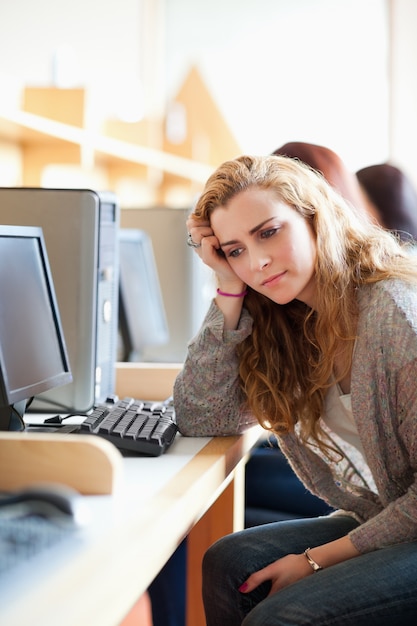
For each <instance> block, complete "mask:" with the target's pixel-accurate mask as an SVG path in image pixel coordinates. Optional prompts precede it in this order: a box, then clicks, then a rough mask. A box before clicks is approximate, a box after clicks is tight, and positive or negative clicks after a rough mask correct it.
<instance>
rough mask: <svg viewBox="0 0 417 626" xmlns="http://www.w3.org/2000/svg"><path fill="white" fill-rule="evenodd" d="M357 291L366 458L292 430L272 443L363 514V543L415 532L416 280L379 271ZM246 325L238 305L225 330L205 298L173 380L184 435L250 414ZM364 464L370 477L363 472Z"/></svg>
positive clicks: (355, 389) (305, 475) (355, 405)
mask: <svg viewBox="0 0 417 626" xmlns="http://www.w3.org/2000/svg"><path fill="white" fill-rule="evenodd" d="M358 298H359V310H360V314H359V322H358V331H357V340H356V345H355V351H354V356H353V363H352V378H351V397H352V412H353V416H354V419H355V422H356V425H357V429H358V433H359V437H360V440H361V442H362V446H363V449H364V451H365V455H366V462H367V466H368V467H366V466H365V468H362V469H361V467H360V460H358V459H357V457H358V456H360V455H358V454H356V455H355V452H354V451H353V449H352V448H351V447H349V446H347V445H343V443H342V444H341V449H342V450H343V452H344V459H343V461H341V462H339V463H333V464H332V463H331V462H329V461H326V460H325V459H324V458H322V457H321V456H320V455H319V454H318V453H317V451H314V450H313V449H312V448H310V447H309V446H306V445H303V444H302V443H301V442H300V440H299V438H298V437H297V433H292V434H289V435H286V436H284V437H280V438H279V445H280V447H281V449H282V451H283V452H284V454H285V455H286V456H287V458H288V460H289V462H290V464H291V466H292V467H293V469H294V471H295V472H296V473H297V475H298V476H299V478H300V479H301V481H302V482H303V483H304V484H305V486H306V487H307V489H309V490H310V491H311V492H312V493H314V494H316V495H318V496H319V497H321V498H323V499H324V500H325V501H326V502H328V503H329V504H330V505H331V506H332V507H334V508H335V509H338V511H343V512H345V513H346V512H347V513H348V514H350V515H353V516H354V517H355V518H356V519H357V520H358V521H359V522H360V525H359V526H358V527H357V528H356V529H355V530H353V531H352V532H351V533H350V535H349V536H350V538H351V540H352V542H353V544H354V545H355V547H356V548H357V549H358V550H359V551H360V552H362V553H365V552H368V551H372V550H375V549H378V548H381V547H383V546H387V545H392V544H395V543H403V542H408V541H415V540H417V288H416V287H415V286H412V285H409V284H407V283H404V282H402V281H397V280H390V281H381V282H379V283H376V284H374V285H371V286H366V287H362V288H361V289H359V290H358ZM251 328H252V320H251V318H250V316H249V314H248V312H247V311H246V310H245V309H243V311H242V315H241V319H240V322H239V327H238V329H237V330H235V331H225V332H224V331H223V315H222V313H221V311H220V310H219V309H218V308H217V306H216V304H215V303H214V301H213V303H212V304H211V306H210V308H209V310H208V313H207V316H206V318H205V320H204V322H203V325H202V327H201V329H200V331H199V333H198V334H197V336H196V337H195V338H194V339H192V340H191V341H190V343H189V346H188V353H187V358H186V360H185V363H184V366H183V369H182V371H181V372H180V373H179V375H178V377H177V379H176V381H175V386H174V402H175V407H176V412H177V421H178V426H179V429H180V432H181V433H182V434H183V435H185V436H194V437H199V436H204V437H205V436H219V435H234V434H238V433H242V432H244V431H245V430H246V429H247V428H248V427H250V426H252V425H253V424H254V423H256V421H255V419H254V417H253V416H252V415H251V414H250V413H248V412H247V411H245V409H244V398H243V396H242V392H241V390H240V388H239V384H238V376H237V371H238V362H237V357H236V351H235V347H236V345H237V344H238V343H239V342H241V341H242V340H243V339H244V338H245V337H247V336H248V335H249V334H250V332H251ZM334 440H335V442H336V443H337V442H338V439H337V438H336V437H335V438H334ZM339 442H340V440H339ZM368 468H369V470H370V472H371V475H372V478H373V481H374V487H370V486H369V482H368V483H367V482H366V470H367V469H368ZM375 486H376V490H375Z"/></svg>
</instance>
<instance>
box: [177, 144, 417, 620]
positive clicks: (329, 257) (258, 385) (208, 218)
mask: <svg viewBox="0 0 417 626" xmlns="http://www.w3.org/2000/svg"><path fill="white" fill-rule="evenodd" d="M187 226H188V231H189V236H188V243H189V245H192V246H194V247H195V250H196V252H197V253H198V254H199V256H200V257H201V258H202V260H203V261H204V262H205V263H206V264H207V265H208V266H210V267H211V268H212V269H213V270H214V272H215V274H216V277H217V282H218V289H217V295H216V298H215V300H214V301H213V303H212V305H211V306H210V309H209V311H208V313H207V316H206V319H205V321H204V323H203V326H202V328H201V330H200V332H199V334H198V335H197V336H196V337H195V338H194V339H193V340H192V341H191V342H190V344H189V349H188V355H187V359H186V361H185V364H184V368H183V370H182V372H181V374H180V375H179V377H178V379H177V381H176V383H175V389H174V400H175V405H176V411H177V420H178V424H179V428H180V431H181V432H182V433H183V434H184V435H191V436H207V435H229V434H236V433H240V432H243V431H244V430H245V429H246V428H248V426H250V425H251V424H253V423H256V422H259V423H260V424H261V425H262V426H263V427H264V428H266V429H268V430H270V431H272V432H273V433H275V434H276V436H277V438H278V440H279V446H280V448H281V450H282V451H283V452H284V453H285V455H286V456H287V458H288V460H289V462H290V464H291V466H292V467H293V468H294V469H295V471H296V472H297V474H298V476H299V477H300V479H301V480H302V481H303V483H304V484H305V486H306V487H307V488H308V489H309V490H310V491H311V492H312V493H313V494H315V495H317V496H319V497H321V498H323V499H324V500H325V501H326V502H327V503H328V504H329V505H330V506H331V507H333V508H334V509H337V512H336V513H332V514H331V515H329V516H325V517H318V518H314V519H310V520H305V519H303V520H295V521H288V522H278V523H276V524H267V525H264V526H259V527H254V528H251V529H247V530H245V531H242V532H240V533H235V534H232V535H230V536H228V537H225V538H223V539H221V540H220V541H218V542H217V543H216V544H215V545H214V546H212V547H211V548H210V549H209V551H208V552H207V554H206V556H205V559H204V563H203V597H204V603H205V610H206V618H207V625H208V626H234V625H236V626H237V625H238V624H239V625H240V624H244V626H254V625H261V624H262V626H266V625H268V626H278V625H281V624H282V625H284V624H285V625H286V626H288V625H297V626H301V625H306V624H315V625H317V624H318V625H323V626H324V625H330V624H337V625H338V626H344V625H352V626H361V625H362V624H366V625H367V626H369V625H373V624H375V625H376V624H377V625H378V626H384V625H388V624H392V623H394V621H397V622H399V623H401V624H402V625H404V624H411V623H414V621H415V615H416V611H417V481H416V479H415V474H416V470H417V385H416V383H415V381H416V378H417V267H416V263H415V258H413V257H412V256H411V255H410V256H409V255H408V254H407V251H406V250H405V249H404V248H403V247H401V245H400V243H399V242H398V241H397V239H396V238H395V237H394V236H393V235H391V234H389V233H388V232H386V231H385V230H383V229H382V228H380V227H378V226H376V225H375V224H373V223H371V221H368V219H367V218H366V216H365V215H364V214H362V213H361V214H356V213H355V210H354V209H353V207H351V206H350V205H349V204H347V203H346V202H345V201H344V200H343V199H342V198H341V197H340V196H339V195H338V194H337V193H336V192H335V190H334V189H333V188H332V187H330V185H329V184H328V183H327V182H326V181H325V180H324V179H323V177H322V176H321V175H319V174H318V173H317V172H315V171H313V170H312V169H310V168H309V167H307V166H305V165H303V164H302V163H300V162H297V161H295V160H293V159H291V158H287V157H282V156H269V157H249V156H243V157H240V158H238V159H235V160H233V161H229V162H226V163H224V164H223V165H221V166H220V167H219V168H218V170H217V171H216V172H214V174H213V175H212V176H211V177H210V179H209V180H208V182H207V184H206V187H205V190H204V192H203V194H202V195H201V197H200V199H199V200H198V202H197V205H196V207H195V210H194V212H193V214H192V215H191V216H190V218H189V220H188V222H187Z"/></svg>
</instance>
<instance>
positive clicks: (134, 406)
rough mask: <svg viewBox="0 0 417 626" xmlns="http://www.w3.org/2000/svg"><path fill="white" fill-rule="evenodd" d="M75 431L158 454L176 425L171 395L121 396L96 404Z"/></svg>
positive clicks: (128, 447)
mask: <svg viewBox="0 0 417 626" xmlns="http://www.w3.org/2000/svg"><path fill="white" fill-rule="evenodd" d="M78 431H79V432H80V433H84V434H90V435H98V436H99V437H103V438H104V439H107V440H108V441H111V443H113V444H114V445H115V446H116V448H118V449H119V450H121V451H123V450H127V451H131V452H136V453H138V454H144V455H148V456H159V455H161V454H163V453H164V452H165V451H166V450H167V449H168V448H169V446H170V445H171V444H172V442H173V441H174V439H175V435H176V433H177V431H178V427H177V424H176V421H175V409H174V406H173V404H172V400H171V399H168V400H166V401H164V402H149V401H145V400H137V399H135V398H124V399H123V400H118V401H116V402H114V403H108V402H106V403H104V404H99V405H98V406H96V407H95V408H94V409H93V411H92V412H91V413H90V414H89V415H88V416H87V418H86V419H85V420H84V422H83V423H82V424H80V426H79V427H78Z"/></svg>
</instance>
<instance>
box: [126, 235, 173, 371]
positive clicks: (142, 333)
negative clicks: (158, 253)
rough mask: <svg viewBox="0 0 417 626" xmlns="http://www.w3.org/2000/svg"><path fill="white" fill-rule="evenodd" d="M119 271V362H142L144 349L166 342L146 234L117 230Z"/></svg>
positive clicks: (162, 306)
mask: <svg viewBox="0 0 417 626" xmlns="http://www.w3.org/2000/svg"><path fill="white" fill-rule="evenodd" d="M119 271H120V274H119V331H120V337H121V351H120V352H121V354H120V355H119V359H120V360H122V361H140V360H144V359H145V358H146V348H147V347H149V346H155V345H161V344H164V343H166V342H167V341H168V340H169V331H168V325H167V321H166V315H165V309H164V303H163V299H162V293H161V287H160V283H159V277H158V271H157V268H156V263H155V257H154V253H153V247H152V241H151V238H150V237H149V235H148V234H147V233H146V232H145V231H143V230H139V229H133V228H132V229H130V228H121V229H120V230H119Z"/></svg>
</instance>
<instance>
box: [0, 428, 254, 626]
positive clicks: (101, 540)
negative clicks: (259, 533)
mask: <svg viewBox="0 0 417 626" xmlns="http://www.w3.org/2000/svg"><path fill="white" fill-rule="evenodd" d="M258 436H259V430H258V429H257V428H254V429H251V430H250V431H248V432H247V433H246V434H245V435H243V436H239V437H224V438H214V439H197V438H196V439H193V438H185V437H181V436H178V437H177V440H176V441H175V442H174V444H173V446H172V447H171V449H170V450H169V451H168V452H167V453H166V454H165V455H163V456H162V457H158V458H138V457H135V458H132V457H131V458H127V459H126V458H125V459H123V465H124V481H123V486H122V487H121V488H120V489H118V490H117V491H116V492H115V493H114V494H113V495H108V496H103V495H100V496H84V498H85V502H86V504H87V505H88V506H89V507H90V510H91V516H92V522H91V523H90V525H88V526H87V527H86V528H85V529H83V530H82V531H81V532H80V534H79V537H78V538H77V539H71V540H70V541H69V545H66V546H62V547H58V548H56V549H55V548H54V549H53V552H51V553H50V555H49V556H48V557H47V558H46V557H42V556H41V557H39V558H38V557H36V558H35V559H34V561H33V562H32V563H30V562H28V563H27V564H26V565H25V567H24V569H23V570H22V571H21V572H19V573H15V575H13V574H12V575H10V576H8V577H7V578H6V579H3V580H2V581H1V585H0V623H1V624H2V625H4V626H29V625H32V624H42V626H56V624H59V625H60V626H91V624H100V626H117V624H120V622H121V621H122V619H123V618H124V616H125V615H126V614H127V613H128V612H129V610H130V609H131V607H132V606H133V605H134V604H135V602H136V600H137V599H138V598H139V596H140V595H141V594H142V593H143V592H144V591H145V590H146V589H147V587H148V586H149V584H150V582H151V581H152V580H153V578H154V577H155V576H156V574H157V573H158V572H159V570H160V569H161V567H162V566H163V565H164V564H165V562H166V561H167V560H168V558H169V557H170V556H171V554H172V553H173V552H174V550H175V549H176V547H177V546H178V545H179V543H180V542H181V541H182V539H183V538H184V537H185V536H186V535H187V534H188V537H189V550H188V552H189V561H188V583H189V585H188V595H187V625H188V626H204V624H205V621H204V615H203V610H202V605H201V598H200V589H201V582H200V581H201V574H200V566H201V556H202V553H203V552H204V551H205V549H206V548H207V547H208V546H209V545H210V544H211V543H212V541H214V540H215V539H216V538H217V537H219V536H221V535H223V534H225V533H227V532H231V531H232V530H234V529H237V528H240V527H242V523H243V519H242V515H243V501H242V496H243V491H242V480H243V474H242V473H243V469H244V461H245V455H246V454H247V453H248V451H249V450H250V448H251V447H252V446H253V445H254V443H255V442H256V441H257V439H258ZM0 453H1V440H0Z"/></svg>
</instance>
